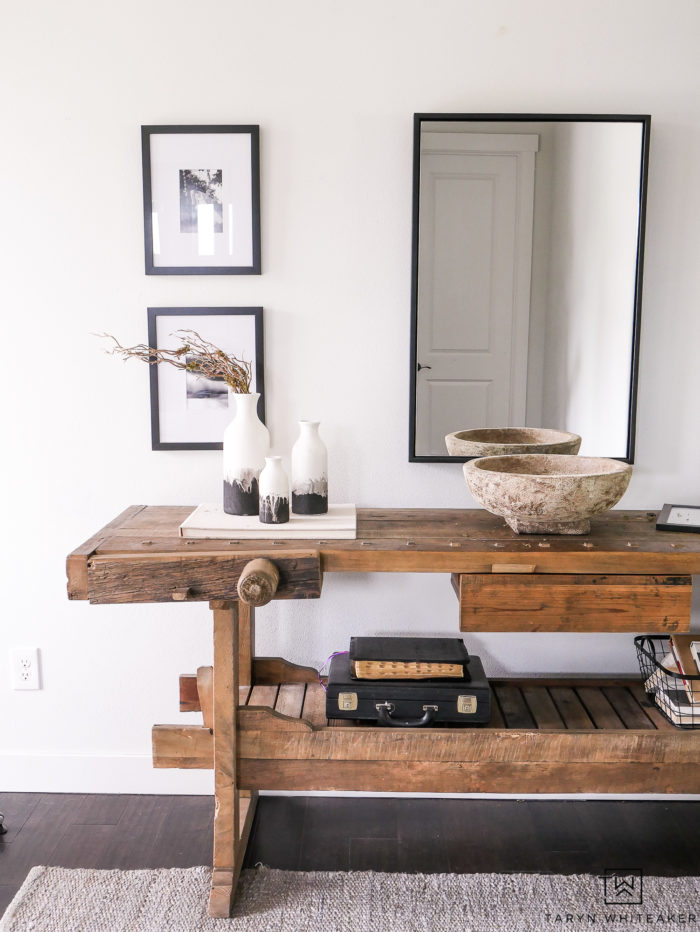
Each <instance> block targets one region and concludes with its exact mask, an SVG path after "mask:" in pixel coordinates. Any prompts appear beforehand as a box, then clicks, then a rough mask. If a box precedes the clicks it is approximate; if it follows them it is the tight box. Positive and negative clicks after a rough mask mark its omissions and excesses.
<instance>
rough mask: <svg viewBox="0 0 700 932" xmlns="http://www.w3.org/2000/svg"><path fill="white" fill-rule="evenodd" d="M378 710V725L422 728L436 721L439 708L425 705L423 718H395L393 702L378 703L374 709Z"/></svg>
mask: <svg viewBox="0 0 700 932" xmlns="http://www.w3.org/2000/svg"><path fill="white" fill-rule="evenodd" d="M374 708H375V709H376V710H377V724H378V725H388V726H389V727H390V728H420V727H421V726H422V725H430V724H432V723H433V722H434V721H435V717H436V715H437V711H438V707H437V706H436V705H424V706H423V716H422V717H421V718H393V717H392V712H393V711H394V705H393V704H392V703H391V702H378V703H377V705H375V707H374Z"/></svg>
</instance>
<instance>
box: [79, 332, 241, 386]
mask: <svg viewBox="0 0 700 932" xmlns="http://www.w3.org/2000/svg"><path fill="white" fill-rule="evenodd" d="M97 336H101V337H104V338H105V339H108V340H113V341H114V344H115V345H114V346H113V347H112V348H111V349H108V350H106V351H105V352H107V353H109V354H110V355H111V356H121V358H122V359H123V360H124V361H126V360H127V359H140V360H142V361H143V362H147V363H148V364H149V365H151V366H155V365H158V364H159V363H161V362H165V363H168V365H170V366H175V368H176V369H185V370H186V371H187V372H196V373H197V374H199V375H202V376H204V377H205V378H208V379H223V380H224V382H225V383H226V384H227V385H228V387H229V388H230V389H231V391H233V392H236V393H237V394H239V395H248V394H250V382H251V379H252V368H253V367H252V364H251V363H249V362H246V361H245V360H244V359H238V358H237V357H236V356H233V355H229V354H228V353H225V352H224V351H223V350H221V349H219V347H218V346H214V344H213V343H209V341H208V340H205V339H204V338H203V337H201V336H200V335H199V334H198V333H197V331H196V330H176V331H175V332H174V333H172V334H171V336H176V337H178V338H179V339H180V340H181V341H182V345H181V346H178V348H177V349H174V350H166V349H156V348H155V347H153V346H148V345H147V344H146V343H138V344H137V345H136V346H122V345H121V343H120V342H119V340H117V338H116V337H113V336H112V334H111V333H100V334H97Z"/></svg>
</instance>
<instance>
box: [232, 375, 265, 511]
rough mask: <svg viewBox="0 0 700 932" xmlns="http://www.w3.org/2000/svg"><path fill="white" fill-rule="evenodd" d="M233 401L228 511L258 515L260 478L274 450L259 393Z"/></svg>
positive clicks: (236, 395) (241, 396)
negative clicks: (262, 416) (261, 415)
mask: <svg viewBox="0 0 700 932" xmlns="http://www.w3.org/2000/svg"><path fill="white" fill-rule="evenodd" d="M232 397H233V398H235V399H236V416H235V417H234V419H233V420H232V421H231V423H230V424H229V425H228V427H227V428H226V430H225V431H224V511H225V512H226V514H229V515H257V514H258V511H259V507H260V502H259V495H258V478H259V476H260V473H261V471H262V468H263V466H264V465H265V457H266V456H267V454H268V452H269V450H270V432H269V430H268V429H267V427H265V425H264V424H263V422H262V421H261V420H260V418H259V417H258V398H259V397H260V395H259V394H258V393H257V392H251V393H250V394H249V395H238V394H233V393H232Z"/></svg>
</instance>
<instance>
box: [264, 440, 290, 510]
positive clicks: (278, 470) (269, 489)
mask: <svg viewBox="0 0 700 932" xmlns="http://www.w3.org/2000/svg"><path fill="white" fill-rule="evenodd" d="M260 521H261V522H262V523H263V524H286V523H287V521H289V478H288V476H287V473H286V472H285V471H284V466H282V457H281V456H266V457H265V468H264V469H263V471H262V472H261V473H260Z"/></svg>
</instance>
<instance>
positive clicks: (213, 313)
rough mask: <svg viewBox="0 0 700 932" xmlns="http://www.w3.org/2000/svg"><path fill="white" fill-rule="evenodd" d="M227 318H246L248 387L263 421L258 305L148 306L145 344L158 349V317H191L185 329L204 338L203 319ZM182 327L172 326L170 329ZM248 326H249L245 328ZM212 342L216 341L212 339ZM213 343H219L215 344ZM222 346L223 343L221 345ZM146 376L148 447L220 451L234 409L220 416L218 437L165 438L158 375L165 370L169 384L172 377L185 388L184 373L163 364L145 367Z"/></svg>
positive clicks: (260, 314)
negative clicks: (250, 354)
mask: <svg viewBox="0 0 700 932" xmlns="http://www.w3.org/2000/svg"><path fill="white" fill-rule="evenodd" d="M207 317H210V318H221V317H230V318H231V319H232V321H233V320H241V319H243V318H247V319H248V320H249V323H250V324H251V325H252V331H253V340H254V358H253V360H251V361H254V378H253V384H252V390H253V391H255V392H258V393H259V394H260V398H259V399H258V417H259V418H260V420H261V421H263V423H264V422H265V367H264V362H265V359H264V356H265V353H264V332H263V309H262V308H261V307H196V308H195V307H149V308H148V345H149V346H150V347H152V348H154V349H159V348H161V347H159V345H158V343H159V341H158V321H159V319H161V318H175V319H176V320H177V319H182V320H183V323H184V322H185V320H186V319H187V318H195V319H196V323H197V326H196V327H187V328H185V329H194V330H196V331H197V332H198V333H200V335H201V336H202V337H204V339H208V336H207V327H206V321H205V318H207ZM179 329H183V328H180V327H173V330H179ZM248 329H250V328H248ZM212 342H216V341H214V340H213V341H212ZM217 345H220V344H218V343H217ZM221 348H222V349H226V347H225V346H222V347H221ZM149 370H150V371H149V376H150V383H149V384H150V400H151V449H152V450H222V449H223V429H224V427H225V425H226V423H228V422H230V421H231V420H233V417H234V414H235V412H234V411H231V412H230V413H228V417H226V416H225V414H222V416H221V423H220V425H219V434H218V435H219V436H221V437H222V439H221V440H201V439H200V440H194V441H188V440H182V439H178V440H172V439H171V440H167V439H163V436H162V433H163V431H162V426H163V416H162V412H163V405H164V404H165V403H166V399H165V398H164V397H163V395H164V392H163V391H162V390H161V386H160V381H161V375H163V374H165V373H166V372H167V373H168V376H170V379H171V384H174V382H172V379H173V378H174V379H179V380H180V381H181V384H182V387H183V391H186V388H185V379H186V377H187V373H185V372H184V371H183V370H181V369H175V368H174V367H172V366H168V365H167V364H166V363H162V364H159V365H151V366H149Z"/></svg>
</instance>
